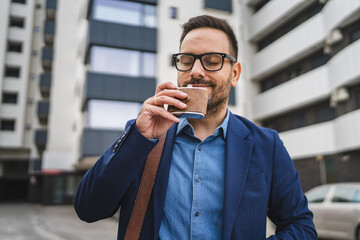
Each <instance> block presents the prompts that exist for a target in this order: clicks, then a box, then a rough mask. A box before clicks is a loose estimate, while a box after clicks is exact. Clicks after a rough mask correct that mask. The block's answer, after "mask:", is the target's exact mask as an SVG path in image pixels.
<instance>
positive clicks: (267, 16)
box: [249, 0, 305, 41]
mask: <svg viewBox="0 0 360 240" xmlns="http://www.w3.org/2000/svg"><path fill="white" fill-rule="evenodd" d="M304 7H305V4H304V1H303V0H293V1H288V0H272V1H270V2H269V3H268V4H266V6H265V7H264V8H263V9H261V11H259V12H257V13H255V14H254V15H253V16H252V17H251V18H250V24H249V39H250V40H252V41H257V40H259V39H260V38H261V37H263V36H264V35H266V34H267V33H269V32H271V31H272V30H273V29H275V28H276V27H277V26H279V25H280V24H282V23H284V22H286V20H287V19H288V18H290V17H291V16H292V15H294V14H296V13H297V12H299V11H300V10H302V9H303V8H304ZM290 14H291V15H290Z"/></svg>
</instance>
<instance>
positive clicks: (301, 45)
mask: <svg viewBox="0 0 360 240" xmlns="http://www.w3.org/2000/svg"><path fill="white" fill-rule="evenodd" d="M325 37H326V33H325V32H324V28H323V15H322V13H319V14H317V15H315V16H314V17H312V18H310V19H309V20H307V21H306V22H304V23H302V24H301V25H300V26H298V27H297V28H295V29H293V30H292V31H290V32H289V33H287V34H286V35H284V36H283V37H281V38H279V39H278V40H276V41H275V42H274V43H272V44H271V45H269V46H267V47H266V48H264V49H263V50H261V51H260V52H258V53H257V54H255V56H254V57H253V59H252V60H251V66H252V68H251V78H253V79H259V78H262V77H264V76H266V75H269V74H271V73H273V72H275V71H276V70H278V69H280V68H282V67H283V66H286V65H289V64H291V63H292V62H296V61H297V60H298V59H301V58H302V57H303V56H306V55H307V54H309V52H312V51H313V49H314V48H317V47H319V46H320V45H321V43H322V42H323V41H324V39H325Z"/></svg>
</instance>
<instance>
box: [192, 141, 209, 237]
mask: <svg viewBox="0 0 360 240" xmlns="http://www.w3.org/2000/svg"><path fill="white" fill-rule="evenodd" d="M203 151H204V142H202V143H199V144H197V146H196V149H195V152H194V169H193V177H192V178H193V179H192V185H193V187H192V190H193V199H192V207H191V235H190V239H202V236H203V229H204V226H203V221H202V219H203V218H204V216H203V215H204V214H203V206H204V200H205V199H204V197H205V196H204V185H203V184H202V179H203V177H204V167H205V165H204V164H205V162H204V160H205V159H203V158H204V154H203Z"/></svg>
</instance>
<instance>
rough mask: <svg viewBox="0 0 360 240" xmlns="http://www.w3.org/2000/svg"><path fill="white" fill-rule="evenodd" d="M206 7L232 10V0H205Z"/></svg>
mask: <svg viewBox="0 0 360 240" xmlns="http://www.w3.org/2000/svg"><path fill="white" fill-rule="evenodd" d="M205 8H212V9H217V10H222V11H226V12H230V13H231V12H232V2H231V0H222V1H219V0H205Z"/></svg>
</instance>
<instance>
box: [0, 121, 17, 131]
mask: <svg viewBox="0 0 360 240" xmlns="http://www.w3.org/2000/svg"><path fill="white" fill-rule="evenodd" d="M0 130H3V131H14V130H15V120H13V119H1V121H0Z"/></svg>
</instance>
